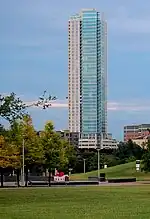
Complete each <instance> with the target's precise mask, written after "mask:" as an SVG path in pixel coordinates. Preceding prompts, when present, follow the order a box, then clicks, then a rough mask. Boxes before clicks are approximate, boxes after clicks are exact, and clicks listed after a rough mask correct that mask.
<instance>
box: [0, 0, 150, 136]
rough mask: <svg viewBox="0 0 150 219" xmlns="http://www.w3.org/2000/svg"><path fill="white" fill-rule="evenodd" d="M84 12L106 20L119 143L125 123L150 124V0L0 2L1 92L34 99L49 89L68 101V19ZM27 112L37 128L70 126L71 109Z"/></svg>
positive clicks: (111, 116)
mask: <svg viewBox="0 0 150 219" xmlns="http://www.w3.org/2000/svg"><path fill="white" fill-rule="evenodd" d="M82 8H96V9H97V10H98V11H100V12H104V13H105V17H106V20H107V22H108V103H109V104H108V105H109V108H108V131H109V132H112V134H113V136H114V137H116V138H117V139H120V140H121V138H122V136H123V126H124V125H127V124H139V123H150V116H149V114H150V113H149V112H150V101H149V99H150V94H149V92H148V87H149V81H150V74H149V66H150V64H149V63H150V55H149V54H150V40H149V39H150V14H149V11H150V1H149V0H144V4H143V1H141V0H132V1H131V0H126V1H124V0H113V1H110V0H92V1H91V0H82V1H81V0H76V1H70V0H63V1H61V0H55V1H54V0H32V1H31V0H22V1H20V0H13V1H12V0H0V93H4V94H8V93H10V92H12V91H13V92H15V93H16V94H17V95H18V96H20V98H21V99H22V100H24V101H34V100H37V99H38V96H39V95H41V94H42V93H43V91H44V90H47V92H48V93H49V94H51V95H56V96H57V97H58V99H60V100H65V97H66V96H67V93H68V69H67V68H68V36H67V27H68V19H69V17H70V16H71V15H73V14H75V13H77V12H79V11H80V10H81V9H82ZM111 106H115V107H111ZM29 112H30V113H31V116H32V117H33V122H34V124H35V127H36V128H37V129H42V128H43V126H44V124H45V122H46V120H53V121H54V124H55V128H56V129H67V128H68V111H67V108H49V109H48V110H42V109H39V108H30V110H29Z"/></svg>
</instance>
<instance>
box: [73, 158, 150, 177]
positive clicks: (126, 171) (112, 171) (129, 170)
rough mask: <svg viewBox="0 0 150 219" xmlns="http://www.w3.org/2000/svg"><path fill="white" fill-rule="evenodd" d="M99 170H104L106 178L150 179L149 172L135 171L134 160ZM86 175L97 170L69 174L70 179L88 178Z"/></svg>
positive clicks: (91, 174) (95, 173) (93, 174)
mask: <svg viewBox="0 0 150 219" xmlns="http://www.w3.org/2000/svg"><path fill="white" fill-rule="evenodd" d="M101 172H105V173H106V177H107V178H123V177H136V178H137V180H150V173H144V172H136V169H135V162H131V163H126V164H122V165H118V166H114V167H109V168H107V169H102V170H101ZM88 176H97V171H92V172H89V173H86V174H74V175H72V176H71V179H72V180H83V179H88Z"/></svg>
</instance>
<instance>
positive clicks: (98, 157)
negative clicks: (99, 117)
mask: <svg viewBox="0 0 150 219" xmlns="http://www.w3.org/2000/svg"><path fill="white" fill-rule="evenodd" d="M102 145H103V134H102V133H101V136H100V145H99V147H98V148H97V175H98V180H99V177H100V150H101V148H102Z"/></svg>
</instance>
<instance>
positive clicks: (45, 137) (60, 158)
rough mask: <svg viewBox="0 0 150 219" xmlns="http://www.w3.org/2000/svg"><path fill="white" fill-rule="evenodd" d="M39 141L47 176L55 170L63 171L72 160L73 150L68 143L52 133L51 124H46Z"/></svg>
mask: <svg viewBox="0 0 150 219" xmlns="http://www.w3.org/2000/svg"><path fill="white" fill-rule="evenodd" d="M40 140H41V145H42V146H43V161H44V163H43V164H44V166H45V168H47V169H48V170H49V174H50V175H51V173H52V171H53V170H54V169H55V168H57V169H59V170H63V169H65V167H66V166H67V165H68V164H69V161H70V160H71V159H72V158H73V157H72V153H73V148H72V146H71V145H70V144H69V142H67V141H65V140H62V139H61V137H60V135H59V134H57V133H56V132H55V131H54V126H53V123H52V122H48V123H47V124H46V125H45V129H44V131H43V132H42V133H41V135H40ZM49 179H50V177H49ZM49 184H50V182H49Z"/></svg>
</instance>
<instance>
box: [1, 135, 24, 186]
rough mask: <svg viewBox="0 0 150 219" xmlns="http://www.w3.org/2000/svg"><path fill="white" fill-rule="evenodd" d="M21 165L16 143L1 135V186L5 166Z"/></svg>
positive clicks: (14, 166) (16, 166)
mask: <svg viewBox="0 0 150 219" xmlns="http://www.w3.org/2000/svg"><path fill="white" fill-rule="evenodd" d="M8 167H11V168H18V167H20V155H19V151H18V148H17V147H16V145H14V144H10V143H8V142H7V141H6V140H5V138H4V137H3V136H2V135H1V136H0V170H1V187H3V173H4V171H3V170H4V169H5V168H8Z"/></svg>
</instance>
